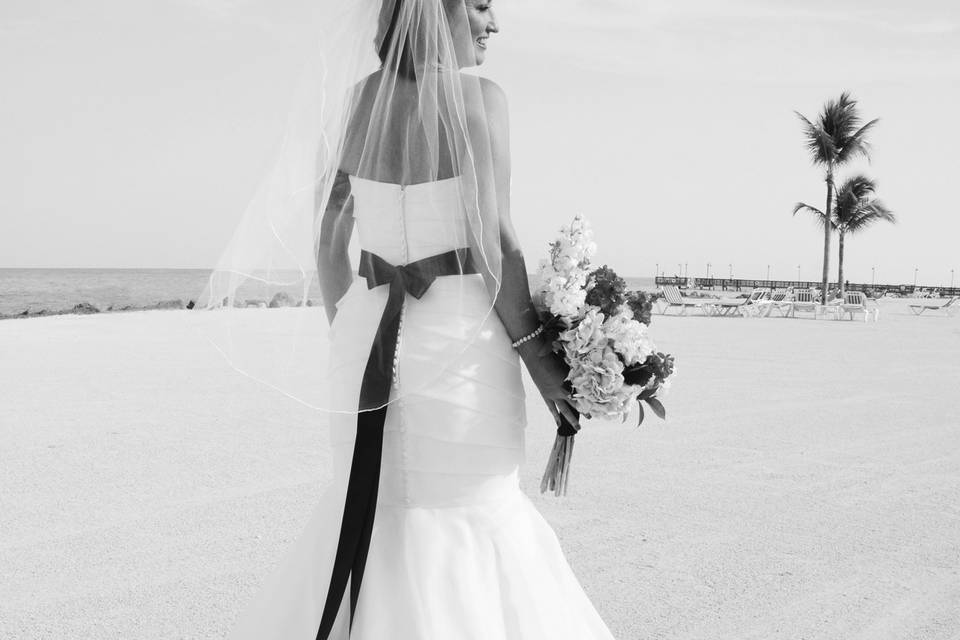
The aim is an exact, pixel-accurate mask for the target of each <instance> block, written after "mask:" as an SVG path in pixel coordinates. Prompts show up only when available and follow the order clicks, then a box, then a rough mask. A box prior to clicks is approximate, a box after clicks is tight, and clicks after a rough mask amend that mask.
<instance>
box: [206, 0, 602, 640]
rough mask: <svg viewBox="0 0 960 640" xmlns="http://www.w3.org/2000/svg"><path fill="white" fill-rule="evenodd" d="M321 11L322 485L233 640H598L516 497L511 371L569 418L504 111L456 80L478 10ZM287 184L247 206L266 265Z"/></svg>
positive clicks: (418, 0)
mask: <svg viewBox="0 0 960 640" xmlns="http://www.w3.org/2000/svg"><path fill="white" fill-rule="evenodd" d="M338 6H339V7H340V8H341V10H342V13H340V14H339V15H338V20H337V21H336V24H338V25H339V27H338V29H340V31H339V32H338V34H339V35H338V36H337V37H334V36H328V37H327V38H325V42H326V46H329V47H330V52H331V53H335V54H336V58H337V60H336V61H334V59H333V56H332V55H331V56H327V57H325V58H324V66H323V72H322V73H321V74H319V76H318V77H319V78H320V80H319V85H318V86H320V89H319V90H318V93H316V94H314V95H321V96H322V100H320V101H319V103H320V104H322V106H323V109H321V110H318V111H315V113H320V112H321V111H323V112H324V113H325V114H326V115H325V119H324V120H323V122H322V123H321V126H320V131H319V134H318V136H317V137H318V139H319V141H320V143H319V145H318V148H319V149H320V151H319V153H318V154H317V156H316V158H315V164H314V174H313V175H314V177H315V180H314V181H313V183H312V184H313V185H314V189H313V194H314V197H315V203H314V209H315V210H316V212H317V215H316V217H317V218H318V219H319V224H317V225H316V237H317V239H316V243H315V256H316V276H317V278H318V280H319V283H320V287H321V290H322V294H323V301H324V310H325V312H326V315H327V319H328V320H329V322H330V328H329V335H328V336H327V337H326V339H325V340H316V341H311V342H310V344H319V345H323V346H321V347H318V348H320V349H323V348H326V349H328V350H327V351H324V352H322V355H319V356H316V357H311V359H310V361H309V362H308V363H307V364H305V365H304V368H303V369H301V370H305V369H307V368H309V367H310V366H313V367H316V366H318V365H317V363H318V361H322V365H323V366H324V367H325V368H326V371H327V374H328V375H327V378H326V379H325V382H324V383H323V384H322V385H321V386H322V387H323V394H324V396H323V397H322V398H321V399H314V398H310V401H311V403H312V406H316V407H317V408H318V409H322V410H323V413H322V415H323V416H324V417H326V418H327V419H328V420H329V425H328V426H329V435H330V442H331V453H332V460H333V462H332V467H333V469H332V478H331V480H330V483H329V486H328V487H327V490H326V491H325V492H324V494H323V498H322V499H321V502H320V505H319V506H318V507H317V509H316V511H315V512H314V515H313V517H312V519H311V520H310V522H309V523H308V525H307V527H306V529H305V531H304V532H303V534H302V535H301V537H300V539H299V541H298V542H297V543H296V544H295V545H294V546H293V548H292V549H291V550H289V551H288V552H287V555H286V559H285V560H284V562H283V563H282V564H281V566H280V567H279V568H278V569H277V570H276V571H275V573H274V574H273V576H272V577H271V578H270V579H269V580H268V582H267V584H266V585H265V586H264V587H263V589H262V592H261V594H260V595H259V597H257V598H256V599H255V601H254V603H253V605H252V606H250V607H249V608H248V609H247V610H246V612H245V613H244V615H243V616H242V617H241V618H240V620H239V621H238V622H237V625H236V627H235V629H234V633H233V635H232V636H231V637H232V638H256V639H258V640H262V639H263V638H277V639H281V638H282V639H284V640H295V639H297V638H304V639H306V638H331V639H332V638H336V639H343V638H347V637H350V638H360V639H363V640H383V639H386V638H392V639H396V638H400V639H404V640H430V639H438V640H439V639H444V640H447V639H460V638H464V639H467V638H470V639H473V638H476V639H477V640H480V639H483V640H491V639H508V638H511V639H512V638H516V639H522V640H534V639H538V638H544V639H546V638H551V639H557V638H561V639H562V638H569V639H570V640H574V639H576V640H587V639H601V638H602V639H607V638H611V637H612V636H611V634H610V632H609V630H608V629H607V627H606V626H605V625H604V623H603V622H602V621H601V619H600V618H599V616H598V614H597V613H596V611H595V610H594V608H593V606H592V605H591V604H590V602H589V601H588V599H587V597H586V595H585V594H584V592H583V590H582V589H581V587H580V585H579V584H578V582H577V580H576V578H575V577H574V575H573V573H572V571H571V570H570V567H569V566H568V564H567V562H566V560H565V559H564V557H563V554H562V551H561V550H560V547H559V544H558V541H557V538H556V536H555V534H554V532H553V531H552V529H551V528H550V527H549V525H548V524H547V523H546V521H544V519H543V518H542V517H541V516H540V514H539V513H538V512H537V511H536V509H535V508H534V506H533V505H532V503H531V502H530V501H529V499H528V498H527V497H526V496H525V494H524V493H523V492H522V491H521V490H520V487H519V483H518V469H519V465H520V464H521V462H522V461H523V458H524V427H525V425H526V415H525V404H524V389H523V385H522V380H521V371H520V362H521V360H522V362H523V364H524V365H525V366H526V367H527V370H528V371H529V373H530V376H531V378H532V379H533V381H534V382H535V383H536V385H537V388H538V391H539V392H540V394H541V395H542V397H543V398H544V400H545V401H546V404H547V407H548V409H549V410H550V412H551V413H552V414H553V416H554V418H555V419H556V420H559V416H560V415H564V416H566V417H567V418H568V420H570V421H571V422H572V423H574V424H576V421H577V416H576V414H575V412H574V411H573V410H572V408H571V406H570V405H569V404H568V402H567V399H568V398H569V394H568V391H567V389H566V388H565V384H564V380H565V377H566V374H567V369H566V366H565V364H564V363H563V361H562V359H560V358H558V357H557V356H555V355H553V354H552V353H551V352H550V350H549V349H547V348H545V347H546V345H545V344H544V339H543V337H542V336H541V335H540V328H539V323H538V320H537V314H536V311H535V309H534V308H533V305H532V303H531V300H530V294H529V285H528V282H527V275H526V267H525V264H524V259H523V255H522V252H521V250H520V247H519V244H518V242H517V239H516V234H515V233H514V230H513V226H512V223H511V220H510V200H509V182H510V157H509V141H508V122H507V106H506V99H505V96H504V94H503V91H502V90H501V89H500V88H499V87H498V86H497V85H495V84H494V83H493V82H490V81H489V80H485V79H481V78H479V77H477V76H472V75H469V74H465V73H462V69H463V68H464V67H470V66H475V65H479V64H481V63H482V62H483V60H484V57H485V55H486V50H487V46H488V43H489V41H490V36H491V35H492V34H495V33H497V31H498V24H497V21H496V19H495V15H494V11H493V7H492V6H491V3H490V2H489V1H488V0H370V1H367V2H363V1H361V2H356V0H351V2H348V3H346V4H343V5H338ZM332 23H333V22H331V23H330V24H332ZM344 25H347V26H346V27H345V26H344ZM369 36H372V37H369ZM371 40H372V41H373V43H374V47H371V46H370V41H371ZM357 42H360V43H362V44H360V45H357V44H356V43H357ZM351 46H353V47H357V46H359V47H361V49H357V51H361V50H364V51H367V52H369V51H370V50H371V49H372V50H373V51H375V52H376V53H377V54H378V56H377V60H376V62H375V66H376V67H377V68H375V69H372V70H368V69H366V67H365V64H362V63H360V62H351V55H350V51H351V50H352V49H351V48H350V47H351ZM357 57H358V60H359V59H362V57H363V54H362V53H358V54H357ZM338 82H339V83H340V84H337V83H338ZM338 87H339V88H338ZM293 139H295V140H298V141H300V140H302V139H303V137H302V136H299V137H298V136H293ZM295 157H296V154H288V155H286V156H285V158H286V161H285V162H287V164H286V165H284V164H283V162H284V161H282V162H281V166H283V167H286V169H284V171H288V172H289V168H290V167H291V166H293V165H294V158H295ZM301 157H302V156H301ZM281 173H282V172H281ZM275 175H277V174H276V172H275ZM291 182H292V183H293V184H294V185H296V181H290V180H286V181H283V180H275V181H274V183H273V184H274V185H278V184H281V183H282V184H286V185H287V186H285V187H282V188H280V187H277V188H276V189H274V190H273V191H269V190H268V192H267V195H264V194H263V193H261V196H260V198H259V200H260V201H262V202H264V203H268V204H267V205H265V206H264V208H263V210H264V211H267V210H269V211H272V212H274V213H273V214H269V215H274V216H275V217H272V218H269V219H270V224H269V227H270V234H267V235H271V236H273V237H275V238H281V237H283V238H284V241H283V242H278V243H277V244H278V245H283V249H284V251H283V252H282V251H279V250H277V251H274V252H273V253H271V252H269V251H267V253H268V254H270V255H271V256H277V255H281V254H282V253H284V252H286V253H293V252H294V251H293V250H292V249H291V248H290V247H291V245H292V244H293V243H296V242H298V236H296V235H295V234H293V233H289V229H291V228H297V225H295V224H281V222H287V221H289V218H288V217H287V215H288V214H287V213H286V212H288V211H289V210H292V209H295V208H296V198H297V195H296V194H298V193H302V192H303V189H299V188H296V186H294V187H290V186H289V185H290V184H291ZM270 193H273V194H274V195H276V194H278V193H279V194H282V196H277V197H271V196H270V195H269V194H270ZM269 203H280V204H279V205H273V204H269ZM279 210H283V211H284V212H285V213H284V214H283V216H281V217H276V211H279ZM269 215H268V216H267V217H269ZM248 223H249V219H248ZM247 226H248V227H249V226H250V225H249V224H248V225H247ZM254 226H255V225H254ZM354 227H356V231H357V234H356V235H357V236H358V238H357V239H358V241H359V246H360V249H361V252H360V256H359V261H358V262H357V263H354V259H355V257H352V256H351V253H350V247H351V238H352V237H353V230H354ZM238 237H239V238H240V239H235V245H234V247H237V246H241V247H247V249H249V246H247V245H245V242H249V241H250V240H246V241H245V240H243V239H242V238H244V237H247V238H261V237H262V236H261V235H258V234H249V233H248V234H246V236H245V235H244V234H243V233H242V232H241V233H240V234H238ZM255 253H256V252H255V251H252V250H249V251H247V252H246V253H245V254H244V255H253V254H255ZM232 255H233V257H234V263H238V262H241V261H240V260H238V259H236V255H237V252H236V251H234V252H233V253H232ZM273 259H274V258H273V257H271V260H273ZM355 264H356V268H357V270H358V271H359V275H360V276H361V277H360V278H355V277H354V273H355ZM239 271H242V269H237V268H232V267H230V263H229V262H228V263H227V264H226V265H222V266H221V269H220V272H221V273H228V272H230V273H234V274H235V273H237V272H239ZM311 275H312V274H311ZM270 280H271V278H269V277H266V278H264V277H260V278H259V281H261V282H264V281H270ZM235 285H236V282H233V288H232V289H229V291H228V294H229V293H230V292H233V293H235V289H236V286H235ZM213 292H214V293H216V292H217V288H216V287H214V288H213ZM211 295H212V297H214V299H217V300H219V295H213V293H212V294H211ZM227 297H228V298H229V297H230V296H229V295H228V296H227ZM301 311H302V312H303V313H309V310H308V309H305V308H301ZM247 313H250V312H247ZM264 318H266V314H264ZM313 318H314V319H315V316H313ZM265 321H268V322H272V320H265ZM307 324H309V323H307ZM301 326H303V325H300V324H295V325H294V326H293V327H285V330H284V332H283V333H284V335H287V334H288V333H293V334H296V333H297V331H298V330H299V328H300V327H301ZM310 326H312V325H310ZM234 335H236V334H234ZM231 348H233V349H236V345H231ZM279 351H282V350H276V349H274V350H271V352H272V353H277V352H279ZM261 352H262V350H261ZM305 352H306V350H305V349H302V348H301V349H298V350H297V352H296V353H297V355H298V357H300V356H302V355H303V354H304V353H305ZM318 353H319V352H318ZM233 355H236V353H234V354H233ZM262 361H263V360H262V358H261V360H260V362H261V363H262ZM235 362H236V360H235ZM248 364H249V363H241V366H240V368H242V369H244V370H246V371H247V372H250V370H251V369H252V367H251V366H248ZM281 369H283V372H284V373H288V372H289V371H290V370H291V367H289V366H286V365H285V366H284V367H281ZM263 377H264V378H266V377H267V376H263ZM288 380H289V378H288ZM275 386H278V387H279V388H281V389H283V390H285V391H288V390H291V389H294V387H295V386H296V382H289V383H287V382H285V383H282V384H281V383H278V384H276V385H275ZM316 386H317V385H313V389H314V390H315V388H316ZM310 393H312V390H309V389H305V388H303V387H301V388H297V389H296V390H295V391H293V392H291V395H295V396H296V397H298V399H303V398H304V397H306V396H307V395H308V394H310Z"/></svg>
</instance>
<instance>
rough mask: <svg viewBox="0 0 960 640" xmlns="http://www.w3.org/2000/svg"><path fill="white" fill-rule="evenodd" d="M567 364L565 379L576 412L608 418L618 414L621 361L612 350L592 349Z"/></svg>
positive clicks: (607, 348)
mask: <svg viewBox="0 0 960 640" xmlns="http://www.w3.org/2000/svg"><path fill="white" fill-rule="evenodd" d="M570 364H571V369H570V374H569V376H568V377H567V379H568V380H570V382H571V383H572V384H573V389H574V403H575V404H576V405H577V409H578V410H580V411H581V412H583V413H588V414H590V415H591V416H610V415H615V414H617V413H619V411H621V409H622V407H621V404H622V398H621V395H622V393H621V392H622V391H623V388H624V384H623V362H621V361H620V358H618V357H617V354H616V353H614V351H613V349H611V348H610V347H606V348H603V349H595V350H593V351H590V352H588V353H586V354H583V356H582V357H580V358H577V359H575V360H573V361H571V363H570Z"/></svg>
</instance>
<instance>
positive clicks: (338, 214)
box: [317, 171, 354, 323]
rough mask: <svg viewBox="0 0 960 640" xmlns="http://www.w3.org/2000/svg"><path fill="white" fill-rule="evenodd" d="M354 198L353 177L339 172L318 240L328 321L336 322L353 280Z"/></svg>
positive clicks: (319, 268)
mask: <svg viewBox="0 0 960 640" xmlns="http://www.w3.org/2000/svg"><path fill="white" fill-rule="evenodd" d="M353 223H354V219H353V200H352V199H351V198H350V178H349V176H348V175H347V174H346V173H344V172H342V171H337V176H336V178H335V179H334V182H333V189H332V190H331V192H330V199H329V200H328V201H327V206H326V208H325V209H324V212H323V218H322V219H321V220H320V237H319V240H318V241H317V273H318V274H319V278H320V291H321V293H322V295H323V306H324V308H325V309H326V312H327V320H329V321H330V322H331V323H333V318H334V316H335V315H336V313H337V301H339V300H340V298H342V297H343V294H345V293H346V292H347V289H348V288H350V285H351V283H352V282H353V269H352V268H351V266H350V256H349V253H348V251H349V247H350V235H351V234H352V233H353Z"/></svg>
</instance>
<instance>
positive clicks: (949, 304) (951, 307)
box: [910, 296, 960, 318]
mask: <svg viewBox="0 0 960 640" xmlns="http://www.w3.org/2000/svg"><path fill="white" fill-rule="evenodd" d="M957 309H960V298H958V297H956V296H954V297H953V298H950V299H949V300H947V301H946V302H945V303H944V304H926V303H924V304H912V305H910V311H913V315H915V316H919V315H922V314H923V312H924V311H943V313H944V314H945V315H946V316H947V317H950V318H952V317H953V316H955V315H956V313H957Z"/></svg>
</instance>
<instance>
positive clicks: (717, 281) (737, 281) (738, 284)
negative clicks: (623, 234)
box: [655, 276, 960, 298]
mask: <svg viewBox="0 0 960 640" xmlns="http://www.w3.org/2000/svg"><path fill="white" fill-rule="evenodd" d="M655 282H656V285H657V286H658V287H660V286H663V285H676V286H678V287H685V288H693V289H707V290H711V291H714V290H720V291H743V290H745V289H746V290H752V289H757V288H759V287H764V288H767V289H789V288H793V289H819V288H820V285H821V283H820V282H812V281H809V280H753V279H749V278H689V277H683V276H657V277H656V279H655ZM829 288H830V289H836V288H837V283H836V282H831V283H830V284H829ZM844 288H845V289H846V290H847V291H863V292H870V293H872V294H873V295H874V296H882V295H883V294H885V293H895V294H897V295H900V296H914V295H916V294H918V293H921V292H926V293H930V294H937V293H939V295H940V297H942V298H943V297H946V298H948V297H952V296H960V287H931V286H927V285H912V284H862V283H857V282H848V283H847V284H846V285H844Z"/></svg>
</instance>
